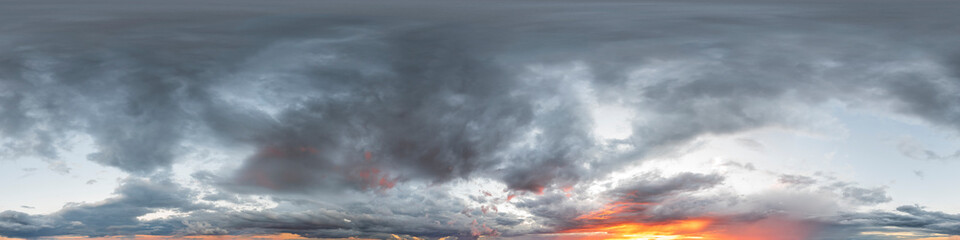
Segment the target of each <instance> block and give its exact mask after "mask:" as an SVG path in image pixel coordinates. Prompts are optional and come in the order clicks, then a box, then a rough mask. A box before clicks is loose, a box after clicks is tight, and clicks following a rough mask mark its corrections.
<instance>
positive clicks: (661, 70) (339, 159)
mask: <svg viewBox="0 0 960 240" xmlns="http://www.w3.org/2000/svg"><path fill="white" fill-rule="evenodd" d="M177 3H178V2H164V3H157V4H156V5H151V6H152V7H151V8H149V10H148V9H140V8H135V7H133V6H129V5H126V4H116V2H112V1H105V2H102V3H93V4H90V5H84V6H76V7H77V8H78V9H77V11H75V12H70V13H59V12H58V14H56V15H51V14H50V12H56V11H50V8H49V7H50V6H55V5H56V4H52V5H50V6H35V5H30V4H26V3H12V4H10V5H9V7H8V8H4V9H3V10H0V13H2V14H0V15H3V16H8V17H7V18H8V19H7V20H9V21H4V22H5V23H4V24H3V27H4V29H5V33H6V34H4V36H3V37H2V38H0V46H3V47H0V49H2V50H0V134H2V136H0V157H3V159H26V158H31V157H39V158H40V159H42V161H45V162H46V163H47V164H48V168H50V169H51V170H53V171H56V172H61V173H68V172H70V171H71V169H70V168H69V167H68V166H73V165H72V163H71V162H69V161H76V160H74V159H62V158H61V157H62V155H63V154H62V153H63V152H65V151H67V150H70V149H71V147H72V145H73V144H74V143H76V142H78V139H85V138H90V139H91V141H92V144H93V145H94V146H93V147H94V150H93V152H91V153H89V155H87V156H86V160H89V161H93V162H96V163H98V164H101V165H104V166H109V167H113V168H117V169H120V170H122V171H124V172H125V173H127V174H131V175H132V177H130V178H127V179H125V180H123V181H122V183H121V185H120V186H119V188H118V189H117V190H116V192H115V193H116V195H117V196H116V197H113V198H109V199H106V200H104V201H101V202H97V203H78V204H71V205H68V206H66V207H65V208H64V209H62V210H60V211H58V212H55V213H52V214H47V215H30V214H26V213H22V212H17V211H4V212H2V213H0V234H3V235H5V236H14V237H37V236H51V235H89V236H104V235H116V234H121V235H123V234H174V235H176V234H182V235H195V234H196V235H218V234H258V233H276V232H295V233H297V234H301V235H302V236H308V237H353V236H369V237H377V236H387V235H386V234H405V235H409V236H428V237H437V238H439V237H445V236H457V237H462V238H477V237H480V236H479V235H500V236H521V235H524V234H531V233H547V232H551V231H556V230H569V229H575V228H576V227H583V226H602V225H605V224H612V223H623V222H625V221H628V220H629V221H632V222H643V223H652V222H660V221H667V222H669V221H682V220H690V219H700V220H704V221H706V220H709V222H710V224H719V223H729V224H734V223H743V222H746V223H757V224H758V225H749V224H748V225H743V226H741V225H737V226H741V227H742V228H730V229H744V231H754V230H757V228H753V227H750V226H767V225H768V224H769V225H776V224H778V223H781V222H786V223H784V224H792V225H791V226H796V228H791V229H786V230H798V231H799V230H809V229H812V228H814V227H810V226H813V225H816V224H813V223H811V222H814V221H813V220H810V219H806V218H805V217H809V216H807V215H829V214H833V213H836V212H838V211H840V210H843V209H846V208H856V207H859V206H870V205H876V204H880V203H887V202H890V201H891V200H892V197H891V196H888V194H887V193H886V190H885V189H884V188H882V187H879V188H869V187H860V186H857V185H853V184H844V183H838V182H835V181H826V180H822V179H819V178H814V177H809V176H803V175H788V174H784V175H778V179H777V181H779V182H780V183H782V184H785V185H790V186H798V187H796V188H788V189H786V190H784V189H778V190H775V191H767V192H759V193H755V194H750V195H747V196H740V195H738V194H735V193H715V192H710V193H705V192H706V191H705V190H712V189H714V188H716V187H717V186H720V185H722V183H723V181H724V180H725V179H727V178H729V176H724V175H720V174H702V173H682V174H678V175H675V176H661V175H655V174H654V175H638V176H636V178H633V179H630V180H629V181H627V182H622V183H618V184H617V185H606V186H598V188H600V190H596V189H594V190H590V191H593V192H587V190H584V189H585V188H586V187H583V186H585V185H591V184H600V185H602V184H605V183H602V181H603V179H604V178H605V177H608V176H609V175H610V174H611V173H612V172H616V171H618V170H621V169H623V168H624V166H628V165H634V164H639V163H642V162H643V161H644V160H646V159H649V158H651V157H655V156H665V155H669V153H672V152H675V151H677V148H678V146H684V145H687V144H690V143H691V142H694V141H696V140H697V139H698V138H700V137H703V136H711V135H728V134H734V133H741V132H746V131H750V130H757V129H764V128H783V129H790V130H796V131H802V132H805V133H810V134H813V135H820V136H825V137H838V136H839V137H842V136H843V135H844V134H845V131H846V130H845V128H844V126H842V125H841V124H839V123H837V120H836V119H834V118H833V117H832V116H830V115H828V114H827V113H824V112H823V111H819V110H818V109H820V108H822V107H823V106H824V105H827V104H838V105H842V106H844V107H849V108H855V109H867V110H878V111H883V112H893V113H896V114H899V116H906V117H910V118H916V119H919V120H920V121H921V122H923V123H927V124H931V125H934V126H938V127H943V128H945V129H950V130H954V131H955V130H960V125H958V124H957V123H958V122H960V107H958V105H957V104H954V102H956V101H955V100H956V99H957V98H958V96H960V82H958V81H956V79H957V78H958V77H960V76H958V75H957V74H958V72H960V71H958V70H957V69H958V68H957V67H956V62H957V57H956V56H957V55H956V50H955V47H954V46H955V44H954V42H953V41H952V40H951V39H955V34H956V33H955V31H954V30H955V29H953V28H951V27H950V26H953V25H954V24H944V22H945V21H950V20H949V19H953V18H952V13H940V12H934V13H931V12H928V11H927V10H928V9H925V8H924V7H922V6H906V4H903V3H889V2H885V3H887V4H877V5H876V6H875V7H876V8H878V9H877V11H862V9H860V8H859V7H858V6H846V5H829V7H824V6H821V5H817V4H812V3H805V4H799V3H798V4H792V5H790V6H787V5H767V4H756V5H754V4H737V5H729V4H727V3H698V4H702V5H694V4H692V3H683V2H652V3H651V5H645V4H637V3H628V2H606V3H591V4H579V3H578V4H574V3H569V2H521V3H505V2H504V3H501V2H497V3H498V4H487V3H482V4H481V3H447V2H426V1H405V2H389V3H387V2H360V3H357V2H345V1H344V2H336V1H335V2H324V3H305V2H283V3H276V4H272V5H271V6H265V5H262V4H261V3H257V2H253V1H237V2H232V3H231V4H232V8H231V10H230V11H227V10H223V9H220V8H218V7H211V6H208V5H203V4H199V5H198V4H194V3H191V4H183V5H180V4H177ZM718 6H722V8H717V7H718ZM424 9H426V10H424ZM544 9H546V10H544ZM676 9H687V10H684V11H676ZM718 9H719V10H718ZM132 10H136V11H133V12H131V11H132ZM881 10H882V11H881ZM885 11H889V12H890V13H889V14H888V13H885ZM758 12H762V13H764V14H756V13H758ZM345 13H351V14H345ZM596 13H604V14H596ZM879 13H884V14H879ZM891 14H892V15H895V16H915V17H903V18H897V19H898V20H897V21H891V20H890V19H892V18H891V17H890V15H891ZM519 16H523V17H519ZM945 19H947V20H945ZM901 36H916V37H914V38H911V39H904V38H902V37H901ZM944 39H946V40H944ZM599 106H611V107H616V108H623V109H626V110H625V111H624V112H628V113H629V114H628V115H630V116H628V117H627V118H626V119H627V121H628V124H625V125H627V126H629V127H630V128H629V129H630V130H629V131H628V134H625V135H626V137H624V138H619V139H604V138H602V137H600V136H597V134H596V133H594V132H593V129H594V127H596V126H595V125H596V124H597V122H598V121H597V120H596V118H600V117H604V116H595V115H596V114H595V113H593V111H591V109H594V108H598V107H599ZM737 143H739V144H741V145H744V146H746V147H748V148H750V149H753V150H757V151H761V150H764V149H766V147H765V146H764V144H760V143H759V142H757V141H756V140H752V139H746V138H743V139H739V140H738V141H737ZM198 148H210V149H213V150H212V151H219V152H224V153H231V154H232V155H231V154H228V155H230V156H231V157H228V158H227V159H225V160H223V161H222V162H223V163H224V164H223V166H225V167H224V168H223V169H222V170H218V171H209V170H203V171H198V172H195V173H193V175H192V176H193V177H194V179H193V180H196V181H197V183H198V184H200V185H201V187H199V188H203V189H205V190H209V191H210V192H211V193H212V194H200V193H199V191H195V189H188V188H186V187H184V186H182V185H180V184H177V183H176V182H175V181H174V180H171V179H168V178H165V177H157V176H159V175H163V174H164V173H166V172H168V171H172V170H173V169H174V165H176V164H178V163H184V162H190V161H197V159H193V158H191V157H187V156H189V154H190V153H192V152H193V151H196V149H198ZM901 150H902V151H904V152H905V154H907V155H908V156H913V157H917V158H921V159H946V158H952V156H951V155H950V154H938V153H936V152H931V151H930V150H926V149H923V148H913V147H910V146H906V147H904V146H901ZM244 153H249V154H247V155H246V156H240V157H236V156H237V155H238V154H244ZM954 155H955V154H954ZM724 165H725V166H732V167H739V168H742V169H745V170H748V171H753V170H755V169H756V167H755V166H754V165H752V164H750V163H747V164H741V163H737V162H728V163H725V164H724ZM24 171H28V172H29V171H32V170H26V169H24ZM157 174H159V175H157ZM183 174H189V173H183ZM472 181H492V182H494V183H495V184H500V185H497V186H498V187H502V188H503V193H504V195H506V196H505V197H504V196H499V193H497V196H496V197H498V198H499V199H494V196H492V195H495V194H490V195H491V196H475V197H472V198H471V197H464V196H460V195H458V194H461V193H456V192H455V191H457V190H458V189H454V188H452V187H451V186H452V185H456V184H462V183H463V182H470V183H472ZM88 183H91V184H92V183H94V181H93V180H90V181H88ZM817 184H820V185H821V188H813V187H810V188H803V187H800V186H814V185H817ZM423 186H432V187H435V188H434V189H426V187H423ZM421 187H423V188H421ZM206 188H210V189H206ZM559 189H571V190H568V191H571V192H558V190H559ZM487 190H488V191H494V190H489V189H487ZM500 190H501V189H496V190H495V191H500ZM446 191H454V193H447V192H446ZM560 191H563V190H560ZM718 191H719V190H718ZM598 193H599V194H598ZM568 194H569V195H568ZM591 194H593V195H591ZM698 194H701V195H698ZM201 195H202V196H201ZM584 195H585V196H584ZM261 196H262V197H263V198H265V199H269V200H270V201H277V202H278V203H277V204H278V205H279V206H277V207H269V208H261V209H242V208H230V207H224V206H232V205H229V204H236V205H243V204H246V203H250V202H255V201H254V200H250V199H252V198H256V197H261ZM517 196H519V197H517ZM604 198H607V199H604ZM503 199H506V200H505V201H503ZM611 199H612V201H605V200H611ZM264 201H267V200H264ZM211 202H215V203H218V204H224V205H222V206H221V205H212V204H209V203H211ZM610 204H612V205H610ZM618 204H619V205H618ZM603 207H614V208H616V210H618V211H619V212H617V213H616V214H614V215H611V216H609V217H611V218H609V219H600V220H598V219H589V218H581V219H578V218H580V217H582V216H589V214H590V213H592V212H593V211H595V210H597V209H598V208H599V209H603ZM618 207H619V208H618ZM494 209H495V210H494ZM160 210H169V211H173V212H176V213H177V214H176V215H175V216H171V217H168V218H159V219H153V220H141V219H138V217H141V216H144V215H146V214H151V213H155V212H157V211H160ZM201 210H202V211H201ZM721 210H722V211H721ZM898 210H899V211H900V212H901V213H888V212H877V213H861V214H859V215H858V214H851V215H844V216H847V217H849V218H850V221H854V222H858V223H863V225H868V226H900V227H908V228H917V229H924V230H927V231H932V232H938V233H945V234H957V232H956V231H955V228H953V226H954V225H951V224H953V222H951V221H954V220H955V219H954V218H955V216H952V215H949V214H945V213H939V212H932V211H926V210H922V209H911V208H909V207H906V208H905V207H901V208H900V209H898ZM718 211H719V212H720V213H722V214H720V213H717V212H718ZM710 214H717V215H722V216H712V215H710ZM777 214H784V215H787V217H785V218H786V220H784V219H778V218H775V217H774V216H778V215H777ZM795 215H802V216H800V217H798V218H799V220H798V219H794V217H797V216H795ZM710 217H716V218H710ZM701 218H702V219H701ZM841 225H842V224H840V225H838V226H841ZM842 226H845V225H842ZM858 226H859V225H858ZM761 230H762V229H761ZM757 231H759V230H757ZM811 231H812V230H811ZM761 232H762V231H761ZM804 236H806V235H804Z"/></svg>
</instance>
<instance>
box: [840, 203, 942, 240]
mask: <svg viewBox="0 0 960 240" xmlns="http://www.w3.org/2000/svg"><path fill="white" fill-rule="evenodd" d="M896 211H897V212H883V211H877V212H870V213H848V214H844V215H841V216H839V217H838V218H837V222H838V223H839V224H846V225H860V226H864V225H865V226H874V227H897V228H903V229H908V230H917V231H921V232H928V233H941V234H950V235H960V215H956V214H947V213H943V212H938V211H928V210H925V209H924V208H923V207H920V206H917V205H904V206H900V207H897V209H896Z"/></svg>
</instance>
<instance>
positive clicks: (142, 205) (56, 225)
mask: <svg viewBox="0 0 960 240" xmlns="http://www.w3.org/2000/svg"><path fill="white" fill-rule="evenodd" d="M115 193H116V194H117V195H118V197H114V198H109V199H106V200H103V201H100V202H96V203H71V204H68V205H67V206H65V207H64V208H63V209H61V210H60V211H57V212H55V213H52V214H49V215H28V214H26V213H21V212H16V211H4V212H3V213H0V233H2V234H3V235H4V236H10V237H27V238H30V237H42V236H56V235H85V236H106V235H130V234H169V233H171V232H172V228H173V227H174V226H164V225H152V224H146V223H144V222H141V221H139V220H138V219H137V217H140V216H143V215H145V214H148V213H152V212H154V211H156V210H160V209H175V210H177V211H182V212H190V211H193V210H198V209H202V208H207V207H209V206H204V205H201V204H197V203H195V202H194V201H193V200H192V199H191V198H192V193H191V192H190V191H188V190H185V189H183V188H181V187H180V186H179V185H178V184H176V183H173V182H170V180H168V179H140V178H128V179H125V180H124V181H123V183H122V184H121V185H120V187H119V188H118V189H117V190H116V192H115ZM176 227H177V228H180V226H176Z"/></svg>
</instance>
